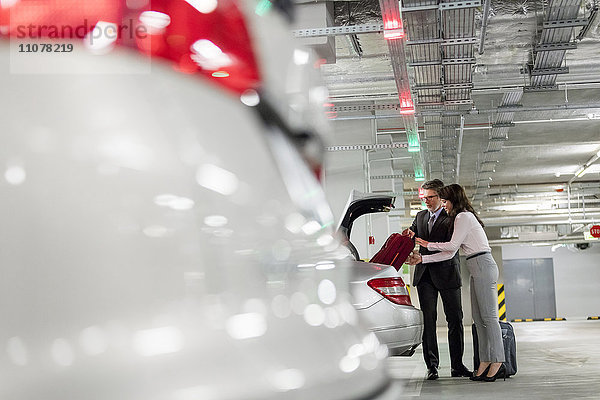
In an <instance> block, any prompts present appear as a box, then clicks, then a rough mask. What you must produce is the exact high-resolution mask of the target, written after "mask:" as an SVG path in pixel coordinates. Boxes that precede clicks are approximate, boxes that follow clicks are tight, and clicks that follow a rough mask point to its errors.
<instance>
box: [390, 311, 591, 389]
mask: <svg viewBox="0 0 600 400" xmlns="http://www.w3.org/2000/svg"><path fill="white" fill-rule="evenodd" d="M513 327H514V329H515V336H516V338H517V364H518V372H517V374H516V375H515V376H513V377H510V378H508V379H506V381H505V382H504V381H502V380H500V381H496V382H494V383H487V382H473V381H470V380H469V379H468V378H451V377H450V357H449V354H448V339H447V329H445V328H438V341H439V347H440V358H441V362H440V370H439V372H440V379H438V380H437V381H426V380H425V375H426V372H427V371H426V368H425V363H424V361H423V355H422V352H421V351H419V350H417V352H416V353H415V354H414V355H413V356H412V357H391V358H390V359H389V360H388V367H389V371H390V374H391V375H392V376H393V377H394V378H397V379H399V380H401V381H402V382H403V384H404V388H405V391H404V395H405V397H420V398H423V399H440V398H444V399H448V398H460V399H461V400H464V399H485V398H488V399H489V398H493V399H495V398H498V399H500V398H502V399H511V400H512V399H528V400H531V399H561V400H563V399H600V321H584V320H580V321H548V322H521V323H513ZM463 361H464V363H465V365H466V366H467V367H469V368H472V367H473V341H472V336H471V328H470V327H465V355H464V358H463Z"/></svg>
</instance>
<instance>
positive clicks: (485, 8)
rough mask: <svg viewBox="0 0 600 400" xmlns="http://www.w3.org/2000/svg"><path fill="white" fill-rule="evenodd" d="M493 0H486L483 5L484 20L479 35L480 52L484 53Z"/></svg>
mask: <svg viewBox="0 0 600 400" xmlns="http://www.w3.org/2000/svg"><path fill="white" fill-rule="evenodd" d="M490 3H491V0H485V3H484V5H483V21H482V22H481V36H480V37H479V50H478V52H479V54H480V55H481V54H483V44H484V42H485V31H486V29H487V23H488V17H489V15H490Z"/></svg>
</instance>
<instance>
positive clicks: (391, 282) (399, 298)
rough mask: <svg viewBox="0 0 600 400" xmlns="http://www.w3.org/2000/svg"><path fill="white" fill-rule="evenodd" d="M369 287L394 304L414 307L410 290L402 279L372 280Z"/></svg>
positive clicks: (368, 283)
mask: <svg viewBox="0 0 600 400" xmlns="http://www.w3.org/2000/svg"><path fill="white" fill-rule="evenodd" d="M367 285H369V287H370V288H371V289H373V290H375V291H376V292H377V293H379V294H381V295H382V296H383V297H385V298H386V299H387V300H389V301H391V302H392V303H395V304H400V305H405V306H412V302H411V301H410V294H409V293H408V289H407V288H406V285H405V284H404V281H403V280H402V278H400V277H396V278H376V279H371V280H370V281H368V282H367Z"/></svg>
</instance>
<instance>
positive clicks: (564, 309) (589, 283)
mask: <svg viewBox="0 0 600 400" xmlns="http://www.w3.org/2000/svg"><path fill="white" fill-rule="evenodd" d="M502 255H503V259H504V260H511V259H512V260H514V259H527V258H552V260H553V263H554V285H555V294H556V316H557V317H564V318H571V319H579V318H587V317H588V316H597V315H600V290H598V288H599V287H600V243H594V244H592V245H591V246H590V247H589V248H587V249H585V250H578V249H577V248H576V247H575V246H574V245H569V246H568V247H558V248H555V251H552V248H551V247H550V246H540V247H533V246H524V245H523V246H522V245H506V246H502ZM509 295H510V293H506V296H507V297H508V296H509Z"/></svg>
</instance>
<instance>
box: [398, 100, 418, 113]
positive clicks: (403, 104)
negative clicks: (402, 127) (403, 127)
mask: <svg viewBox="0 0 600 400" xmlns="http://www.w3.org/2000/svg"><path fill="white" fill-rule="evenodd" d="M414 113H415V106H414V104H413V101H412V99H411V98H410V97H403V98H401V99H400V114H402V115H407V114H414Z"/></svg>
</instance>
